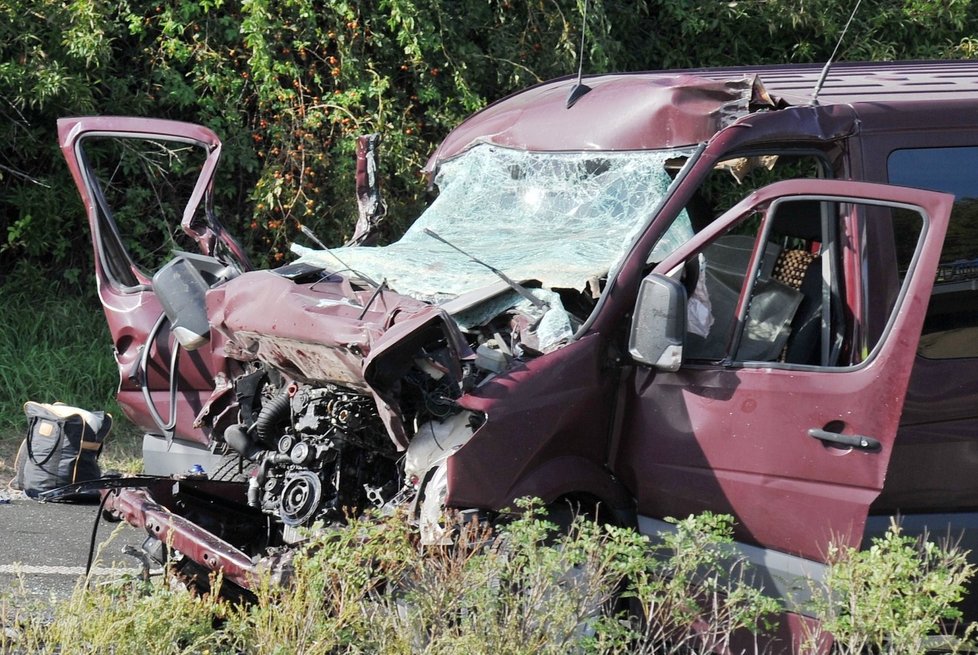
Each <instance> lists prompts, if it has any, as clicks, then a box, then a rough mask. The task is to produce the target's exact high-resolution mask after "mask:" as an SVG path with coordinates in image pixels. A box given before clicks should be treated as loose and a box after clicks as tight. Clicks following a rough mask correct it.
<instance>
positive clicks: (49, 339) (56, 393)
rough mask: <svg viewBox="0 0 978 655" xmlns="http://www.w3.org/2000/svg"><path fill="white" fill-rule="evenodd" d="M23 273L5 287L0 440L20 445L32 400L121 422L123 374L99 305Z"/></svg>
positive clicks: (0, 297) (1, 295)
mask: <svg viewBox="0 0 978 655" xmlns="http://www.w3.org/2000/svg"><path fill="white" fill-rule="evenodd" d="M36 275H37V272H36V271H32V270H30V269H29V267H27V266H26V265H22V266H21V267H19V268H18V269H17V270H16V271H15V272H14V273H13V274H11V275H10V276H9V277H8V278H7V280H6V281H5V283H4V284H2V285H0V308H2V309H3V320H2V321H0V438H2V437H4V436H6V435H17V436H18V438H20V437H22V435H23V434H24V431H25V429H26V420H25V418H24V411H23V405H24V402H25V401H27V400H36V401H38V402H55V401H61V402H65V403H68V404H71V405H76V406H79V407H86V408H90V409H105V410H108V411H110V412H111V413H112V414H113V415H114V416H121V413H120V412H119V411H118V406H117V405H116V403H115V400H114V398H113V396H114V393H115V388H116V386H117V383H118V375H119V373H118V370H117V369H116V366H115V361H114V360H113V358H112V339H111V337H110V336H109V332H108V329H107V328H106V325H105V317H104V316H103V314H102V311H101V308H100V307H99V305H98V302H97V301H96V300H95V298H94V297H93V295H92V294H90V293H85V294H79V291H78V285H77V284H75V285H72V284H71V283H65V284H63V285H62V286H60V287H55V288H47V284H46V282H45V281H44V280H38V279H37V277H36Z"/></svg>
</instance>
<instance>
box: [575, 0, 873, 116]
mask: <svg viewBox="0 0 978 655" xmlns="http://www.w3.org/2000/svg"><path fill="white" fill-rule="evenodd" d="M860 1H861V0H860ZM587 6H588V0H584V16H583V17H582V21H581V23H582V24H581V48H580V50H579V51H578V53H577V84H575V85H574V88H573V89H571V92H570V95H569V96H567V108H568V109H570V108H571V107H573V106H574V103H575V102H577V101H578V100H579V99H580V98H581V96H583V95H584V94H585V93H587V92H588V91H590V90H591V87H589V86H588V85H587V84H584V82H582V81H581V80H582V79H583V78H584V37H585V36H586V35H587Z"/></svg>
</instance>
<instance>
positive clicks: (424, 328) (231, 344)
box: [207, 271, 472, 449]
mask: <svg viewBox="0 0 978 655" xmlns="http://www.w3.org/2000/svg"><path fill="white" fill-rule="evenodd" d="M375 291H376V290H375V289H372V288H366V289H359V288H355V287H354V286H352V284H351V283H350V281H349V280H347V279H346V278H344V277H342V276H339V275H332V276H329V275H327V277H325V278H323V279H322V280H320V281H316V282H295V281H293V280H291V279H289V278H287V277H284V276H282V275H279V274H277V273H275V272H274V271H252V272H248V273H244V274H243V275H241V276H239V277H237V278H235V279H233V280H230V281H229V282H228V283H226V284H224V285H222V286H221V287H218V288H216V289H212V290H211V291H209V292H208V294H207V311H208V315H209V316H210V320H211V327H212V329H214V330H217V331H218V332H220V333H221V334H222V335H224V337H225V338H226V339H227V343H225V344H224V350H225V355H226V356H228V357H231V358H234V359H239V360H243V361H255V360H258V361H261V362H264V363H266V364H268V365H270V366H272V367H274V368H276V369H278V370H280V371H282V372H283V373H285V374H286V375H287V376H288V377H289V378H291V379H293V380H295V381H297V382H303V383H309V384H325V383H331V384H337V385H340V386H343V387H347V388H350V389H354V390H357V391H361V392H364V393H369V394H371V395H373V397H374V399H375V400H376V401H377V408H378V411H379V413H380V416H381V418H382V419H383V421H384V423H385V425H386V427H387V429H388V432H389V433H390V436H391V438H392V439H393V441H394V443H395V444H396V445H397V446H398V448H401V449H403V448H404V447H406V446H407V434H406V431H405V429H404V426H403V424H402V421H401V417H400V415H399V410H398V408H397V404H396V394H397V387H398V380H399V379H400V377H401V376H402V375H403V374H404V373H406V372H407V370H408V369H409V368H410V366H411V365H413V363H414V358H415V354H416V352H418V350H419V349H420V348H421V347H423V346H425V345H426V344H428V343H430V342H432V341H439V342H441V341H443V342H444V343H445V344H446V345H447V347H448V349H449V350H450V351H451V353H452V355H453V356H452V369H453V370H450V371H449V372H448V374H449V375H452V376H453V377H454V378H455V379H460V378H461V363H460V361H461V359H462V358H464V357H467V356H470V355H471V354H472V353H471V352H470V350H469V348H468V346H467V344H466V343H465V340H464V339H463V337H462V335H461V333H460V332H459V330H458V328H457V326H456V325H455V323H454V321H452V319H451V317H449V315H448V314H447V313H445V311H444V310H442V309H440V308H438V307H435V306H432V305H428V304H426V303H423V302H421V301H418V300H414V299H411V298H408V297H405V296H401V295H399V294H397V293H394V292H393V291H390V290H387V289H385V290H383V291H381V292H379V293H375Z"/></svg>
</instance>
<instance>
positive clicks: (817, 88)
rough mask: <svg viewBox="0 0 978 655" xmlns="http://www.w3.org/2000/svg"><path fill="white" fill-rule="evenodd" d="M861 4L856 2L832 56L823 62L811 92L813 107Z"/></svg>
mask: <svg viewBox="0 0 978 655" xmlns="http://www.w3.org/2000/svg"><path fill="white" fill-rule="evenodd" d="M862 3H863V0H856V6H855V7H853V8H852V13H851V14H849V20H847V21H846V26H845V27H843V28H842V34H840V35H839V40H838V41H837V42H836V44H835V49H834V50H832V54H831V55H830V56H829V60H828V61H827V62H825V67H824V68H822V74H821V75H819V76H818V82H816V83H815V90H814V91H812V102H811V105H812V106H813V107H815V106H817V105H818V94H819V91H821V90H822V85H824V84H825V78H826V77H828V76H829V69H830V68H831V67H832V64H833V62H834V60H835V55H836V54H837V53H838V52H839V46H841V45H842V40H843V39H845V38H846V32H848V31H849V26H850V25H852V19H853V18H855V17H856V12H857V11H859V5H861V4H862Z"/></svg>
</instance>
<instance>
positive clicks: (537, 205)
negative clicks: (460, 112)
mask: <svg viewBox="0 0 978 655" xmlns="http://www.w3.org/2000/svg"><path fill="white" fill-rule="evenodd" d="M688 154H689V153H688V152H685V151H683V152H677V151H635V152H572V153H540V152H527V151H523V150H513V149H508V148H501V147H499V146H494V145H489V144H480V145H477V146H475V147H473V148H471V149H470V150H468V151H467V152H465V153H464V154H463V155H461V156H459V157H457V158H455V159H453V160H450V161H447V162H445V163H444V164H443V165H442V166H441V169H440V171H439V173H438V175H437V177H436V179H435V183H436V185H437V186H438V190H439V194H438V197H437V198H436V199H435V201H434V202H433V203H432V204H431V205H430V206H429V207H428V209H427V210H426V211H425V212H424V213H423V214H422V215H421V216H420V217H419V218H418V219H417V220H416V221H415V222H414V224H413V225H412V226H411V227H410V228H409V229H408V230H407V231H406V232H405V234H404V236H403V237H401V239H400V240H398V241H397V242H396V243H393V244H391V245H388V246H381V247H349V248H335V249H332V250H331V251H330V252H332V253H335V255H336V257H334V256H331V255H330V254H329V253H327V252H323V251H315V250H310V249H306V248H301V247H295V249H296V250H297V252H298V254H300V255H301V261H304V262H308V263H311V264H316V265H318V266H322V267H324V268H327V269H331V270H334V271H335V270H337V269H338V268H341V267H340V266H339V264H338V261H339V260H342V262H343V263H344V264H346V265H347V266H348V267H350V268H351V269H353V270H355V271H357V272H359V273H362V274H365V275H367V276H368V277H370V278H373V279H374V280H377V281H378V282H379V281H380V280H382V279H386V280H387V284H388V285H389V286H390V287H391V288H393V289H394V290H395V291H397V292H398V293H401V294H404V295H408V296H412V297H414V298H418V299H420V300H425V301H431V302H439V301H442V300H445V299H448V298H452V297H455V296H458V295H460V294H462V293H464V292H467V291H472V290H474V289H479V288H482V287H486V286H488V285H491V284H494V283H498V281H499V278H498V277H497V276H496V275H494V274H493V273H492V272H491V271H490V270H488V269H487V268H486V267H485V266H480V265H479V264H476V263H475V262H473V261H471V260H470V259H468V258H467V257H466V256H465V255H462V254H461V253H459V252H457V251H456V250H453V249H452V248H450V247H449V246H447V245H445V244H443V243H440V242H439V241H438V240H436V239H434V238H432V237H431V236H429V235H427V234H425V232H424V230H425V229H428V230H432V231H434V232H436V233H437V234H438V235H439V236H441V237H442V238H444V239H445V240H447V241H449V242H450V243H451V244H453V245H455V246H457V247H459V248H461V249H463V250H465V251H466V252H468V253H470V254H471V255H473V256H475V257H477V258H479V259H480V260H482V261H484V262H486V263H487V264H489V265H491V266H493V267H495V268H497V269H499V270H501V271H502V272H504V273H505V274H506V275H508V276H509V277H510V278H512V279H514V280H517V281H520V282H528V281H532V280H536V281H538V282H539V283H540V285H541V286H542V287H544V288H549V289H558V288H560V289H576V290H584V289H585V288H586V287H587V285H588V282H589V281H590V280H594V279H600V278H603V277H605V276H607V274H608V272H609V271H610V270H611V269H613V268H614V266H615V265H616V264H617V263H618V262H619V261H620V260H621V259H622V258H623V257H624V255H625V254H626V253H627V252H628V249H629V247H630V245H631V243H632V240H633V239H634V238H635V236H636V235H637V233H638V232H639V231H640V230H641V229H642V227H643V226H644V225H645V224H646V222H647V221H648V219H649V218H650V216H651V215H652V212H653V210H654V209H655V207H656V205H657V204H658V202H659V200H660V199H661V198H662V196H663V195H664V194H665V192H666V189H667V188H668V187H669V184H670V182H671V180H672V178H671V176H670V175H669V173H668V172H667V170H666V163H667V162H671V161H672V160H677V158H683V157H685V156H687V155H688ZM674 172H675V171H674ZM691 235H692V228H691V227H690V223H689V218H688V217H687V216H686V215H685V212H684V213H683V215H682V216H680V217H679V219H678V220H676V221H675V222H673V224H672V226H671V227H670V228H669V231H668V232H667V233H666V234H665V235H664V236H663V238H662V239H660V241H659V244H658V246H657V247H656V251H657V252H656V253H653V258H655V259H659V258H660V256H661V255H663V254H665V253H666V252H669V251H671V250H673V249H674V248H676V247H677V246H678V245H680V244H681V243H683V242H685V241H686V240H687V239H689V237H690V236H691ZM337 257H338V258H339V260H338V259H337Z"/></svg>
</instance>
